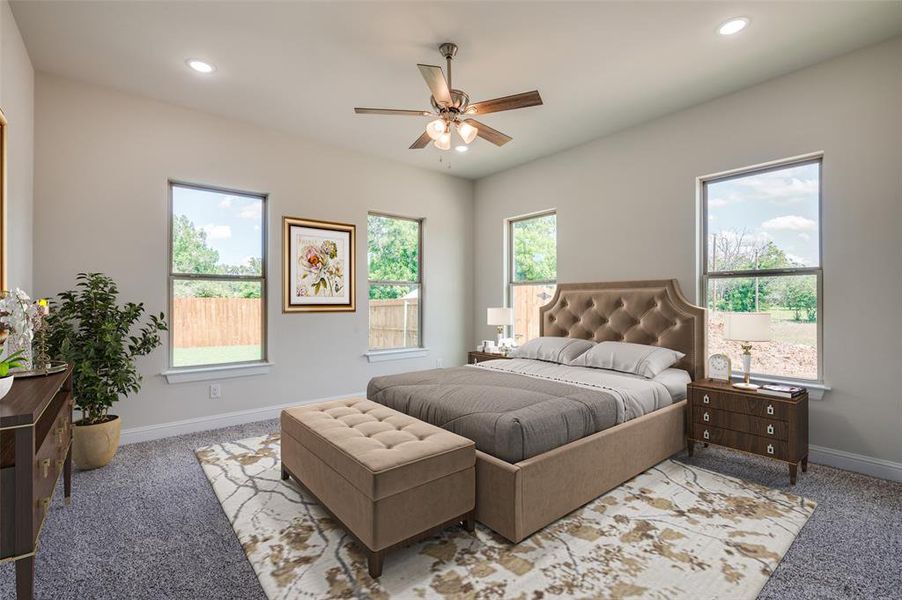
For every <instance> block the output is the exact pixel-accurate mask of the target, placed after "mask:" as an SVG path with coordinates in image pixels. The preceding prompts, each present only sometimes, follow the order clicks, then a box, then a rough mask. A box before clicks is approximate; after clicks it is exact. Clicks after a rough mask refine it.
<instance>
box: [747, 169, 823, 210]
mask: <svg viewBox="0 0 902 600" xmlns="http://www.w3.org/2000/svg"><path fill="white" fill-rule="evenodd" d="M739 183H740V185H742V186H743V187H745V188H747V189H748V190H749V192H751V193H752V194H753V195H755V196H757V197H758V198H759V199H762V200H769V201H771V202H772V203H774V204H789V203H792V202H802V201H806V200H808V201H811V200H816V199H817V196H816V195H817V188H818V181H817V179H799V178H798V177H786V176H785V175H784V174H781V173H780V172H779V171H776V172H773V173H762V174H760V175H756V176H754V177H749V178H748V179H743V180H741V181H740V182H739Z"/></svg>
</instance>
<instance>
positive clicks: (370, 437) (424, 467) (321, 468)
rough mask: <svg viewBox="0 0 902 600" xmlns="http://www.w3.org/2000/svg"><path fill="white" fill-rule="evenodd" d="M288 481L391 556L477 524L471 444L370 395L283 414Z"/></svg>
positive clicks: (376, 556) (379, 555)
mask: <svg viewBox="0 0 902 600" xmlns="http://www.w3.org/2000/svg"><path fill="white" fill-rule="evenodd" d="M281 428H282V479H288V478H289V476H290V477H293V478H294V479H295V480H296V481H297V482H298V483H300V484H301V485H303V486H304V487H305V488H306V489H307V490H308V491H309V492H310V493H311V494H312V495H313V496H314V497H315V498H316V499H317V500H318V501H319V503H320V504H321V505H322V506H323V507H324V508H326V509H327V510H328V511H329V512H330V513H331V514H332V516H334V517H335V518H336V519H337V520H338V521H339V522H340V523H341V524H342V525H343V526H344V527H345V529H347V530H348V531H349V532H350V533H351V534H352V535H353V536H354V537H355V538H356V539H357V541H358V542H359V543H360V545H362V546H363V547H364V549H365V550H366V554H367V563H368V568H369V573H370V576H371V577H373V578H376V577H379V576H380V575H381V574H382V561H383V558H384V556H385V552H386V551H387V550H390V549H392V548H394V547H397V546H401V545H404V544H406V543H410V542H412V541H415V540H416V539H420V538H423V537H427V536H428V535H431V534H432V533H434V532H437V531H439V530H441V529H443V528H445V527H447V526H449V525H452V524H460V523H463V524H464V526H465V527H466V528H467V530H468V531H473V528H474V526H475V522H474V518H475V511H474V508H475V505H476V475H475V465H476V449H475V446H474V444H473V442H472V441H471V440H468V439H466V438H464V437H461V436H459V435H457V434H454V433H451V432H450V431H445V430H444V429H441V428H440V427H435V426H433V425H430V424H428V423H424V422H422V421H420V420H418V419H414V418H413V417H410V416H407V415H405V414H403V413H400V412H398V411H396V410H392V409H390V408H387V407H385V406H382V405H381V404H376V403H375V402H371V401H370V400H366V399H364V398H349V399H345V400H335V401H331V402H323V403H319V404H310V405H305V406H298V407H296V408H290V409H287V410H284V411H282V415H281Z"/></svg>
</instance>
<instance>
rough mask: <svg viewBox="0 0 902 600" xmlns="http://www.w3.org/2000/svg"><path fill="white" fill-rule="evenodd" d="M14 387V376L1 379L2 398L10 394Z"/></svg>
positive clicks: (0, 393) (0, 395) (0, 396)
mask: <svg viewBox="0 0 902 600" xmlns="http://www.w3.org/2000/svg"><path fill="white" fill-rule="evenodd" d="M12 387H13V376H12V375H10V376H9V377H3V378H2V379H0V398H3V396H5V395H7V394H8V393H9V390H10V388H12Z"/></svg>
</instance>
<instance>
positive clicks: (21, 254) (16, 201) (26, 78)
mask: <svg viewBox="0 0 902 600" xmlns="http://www.w3.org/2000/svg"><path fill="white" fill-rule="evenodd" d="M0 109H3V114H4V115H6V119H7V121H9V131H8V138H7V142H8V144H9V148H8V149H7V174H8V177H9V180H8V182H7V188H6V192H7V207H6V209H7V213H6V214H7V227H6V234H7V243H6V250H7V263H6V264H7V268H8V269H9V271H8V274H7V284H8V286H9V287H11V288H12V287H20V288H22V289H24V290H25V291H27V292H31V287H32V278H31V271H32V191H33V183H34V162H33V161H34V69H33V68H32V66H31V60H30V59H29V58H28V52H27V51H26V50H25V44H24V43H23V42H22V36H21V35H20V34H19V28H18V27H17V26H16V21H15V19H14V18H13V14H12V12H11V11H10V9H9V4H8V3H7V2H6V1H5V0H4V1H2V2H0Z"/></svg>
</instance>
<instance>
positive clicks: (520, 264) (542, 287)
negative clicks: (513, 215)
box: [507, 212, 557, 344]
mask: <svg viewBox="0 0 902 600" xmlns="http://www.w3.org/2000/svg"><path fill="white" fill-rule="evenodd" d="M508 227H509V230H508V236H507V237H508V243H509V244H510V246H509V247H508V257H509V261H510V262H509V264H508V302H509V306H511V307H512V308H513V309H514V328H513V336H514V339H515V340H516V342H517V344H523V343H524V342H526V341H528V340H531V339H533V338H536V337H538V336H539V307H540V306H543V305H545V304H547V303H548V301H549V300H551V298H552V296H554V289H555V287H556V281H557V215H556V214H555V213H553V212H548V213H544V214H540V215H531V216H529V217H523V218H517V219H511V220H509V221H508Z"/></svg>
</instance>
